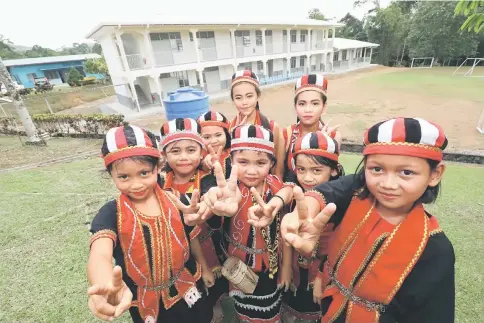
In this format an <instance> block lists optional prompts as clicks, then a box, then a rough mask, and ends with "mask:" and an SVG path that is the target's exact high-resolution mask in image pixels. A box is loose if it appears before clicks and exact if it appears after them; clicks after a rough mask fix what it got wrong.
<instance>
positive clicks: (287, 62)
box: [286, 56, 291, 76]
mask: <svg viewBox="0 0 484 323" xmlns="http://www.w3.org/2000/svg"><path fill="white" fill-rule="evenodd" d="M286 73H287V75H286V76H289V74H290V73H291V57H290V56H288V57H287V58H286Z"/></svg>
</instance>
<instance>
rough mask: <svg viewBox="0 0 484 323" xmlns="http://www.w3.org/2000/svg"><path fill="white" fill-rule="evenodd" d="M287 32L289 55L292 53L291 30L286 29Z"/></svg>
mask: <svg viewBox="0 0 484 323" xmlns="http://www.w3.org/2000/svg"><path fill="white" fill-rule="evenodd" d="M286 32H287V53H290V52H291V28H287V29H286Z"/></svg>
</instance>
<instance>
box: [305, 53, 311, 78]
mask: <svg viewBox="0 0 484 323" xmlns="http://www.w3.org/2000/svg"><path fill="white" fill-rule="evenodd" d="M306 57H307V58H308V62H307V64H306V65H307V66H308V67H307V68H306V74H309V73H311V55H306Z"/></svg>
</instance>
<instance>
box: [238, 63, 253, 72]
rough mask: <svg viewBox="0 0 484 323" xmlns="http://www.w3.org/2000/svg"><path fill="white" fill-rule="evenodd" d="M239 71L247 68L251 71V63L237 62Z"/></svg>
mask: <svg viewBox="0 0 484 323" xmlns="http://www.w3.org/2000/svg"><path fill="white" fill-rule="evenodd" d="M238 69H239V71H244V70H249V71H252V63H251V62H249V63H242V64H239V68H238Z"/></svg>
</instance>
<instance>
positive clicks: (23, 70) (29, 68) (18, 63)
mask: <svg viewBox="0 0 484 323" xmlns="http://www.w3.org/2000/svg"><path fill="white" fill-rule="evenodd" d="M92 58H101V56H100V55H98V54H84V55H66V56H51V57H35V58H20V59H7V60H4V61H3V63H4V64H5V67H7V70H8V72H9V73H10V75H11V76H12V78H13V80H14V81H15V82H16V83H17V84H18V85H20V86H23V87H24V88H33V87H34V79H35V78H39V77H46V78H47V79H48V80H49V82H50V83H51V84H53V85H59V84H63V83H67V78H68V75H69V70H70V69H71V68H72V67H74V68H76V69H77V70H78V71H79V72H80V73H81V75H83V76H94V77H96V79H104V75H102V74H89V73H87V72H86V71H85V70H84V62H85V61H86V60H88V59H92Z"/></svg>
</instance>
